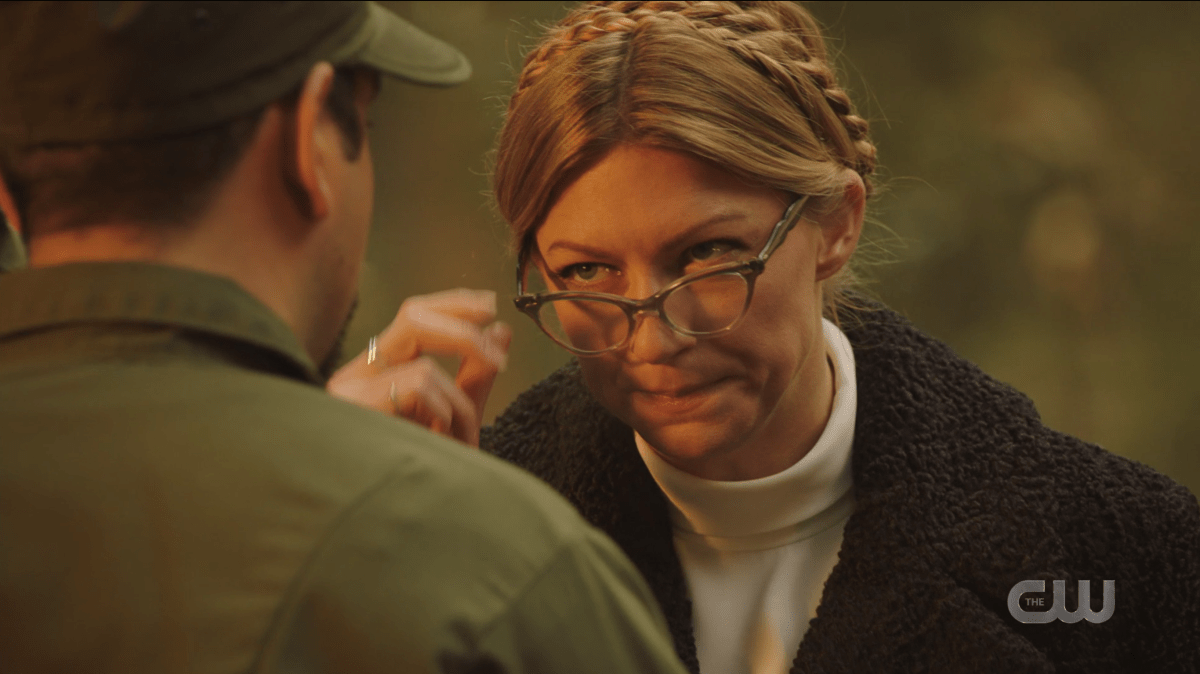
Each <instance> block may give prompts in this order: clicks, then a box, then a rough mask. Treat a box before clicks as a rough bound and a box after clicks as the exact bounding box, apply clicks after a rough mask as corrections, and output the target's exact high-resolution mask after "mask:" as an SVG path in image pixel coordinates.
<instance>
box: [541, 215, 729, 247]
mask: <svg viewBox="0 0 1200 674" xmlns="http://www.w3.org/2000/svg"><path fill="white" fill-rule="evenodd" d="M747 219H748V218H747V214H746V213H744V212H742V211H727V212H724V213H717V214H715V215H712V216H710V217H707V218H705V219H703V220H701V221H699V222H696V223H694V224H692V225H689V226H688V227H687V228H686V229H684V230H683V231H681V232H679V233H677V234H675V235H674V236H672V237H671V238H669V239H667V240H666V241H665V242H664V244H663V247H664V248H671V247H674V246H677V245H679V244H680V243H682V242H683V241H686V240H687V239H690V238H693V237H695V236H696V233H697V232H701V231H704V230H705V229H707V228H709V227H713V226H714V225H721V224H726V223H729V222H735V221H739V220H740V221H746V220H747ZM558 249H565V250H570V251H574V252H577V253H583V254H584V255H590V256H592V257H606V256H608V255H611V251H608V250H605V249H603V248H598V247H595V246H589V245H587V244H585V243H581V242H578V241H571V240H568V239H559V240H557V241H554V242H553V243H551V244H550V245H549V246H546V251H545V252H546V254H549V253H551V252H553V251H555V250H558Z"/></svg>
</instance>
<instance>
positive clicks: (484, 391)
mask: <svg viewBox="0 0 1200 674" xmlns="http://www.w3.org/2000/svg"><path fill="white" fill-rule="evenodd" d="M483 335H484V339H486V340H487V341H488V342H489V343H490V344H491V345H492V347H491V348H493V349H494V350H496V351H498V352H500V353H503V354H504V357H505V362H507V358H508V346H509V344H510V343H511V342H512V328H510V327H508V325H506V324H504V323H499V322H497V323H493V324H492V325H490V326H488V327H487V329H485V330H484V331H483ZM503 366H504V363H501V365H500V366H499V367H497V366H496V364H495V362H494V361H491V360H484V359H481V358H463V360H462V363H461V364H460V365H459V368H458V374H457V375H456V376H455V378H454V383H455V384H457V385H458V388H460V389H462V391H463V393H465V394H466V396H467V397H468V398H470V399H471V402H472V403H473V404H474V405H475V411H476V414H477V415H478V418H479V419H480V420H481V421H480V423H482V419H483V408H484V405H486V404H487V399H488V395H489V394H491V392H492V384H494V383H495V381H496V375H497V374H499V373H500V372H503V371H504V367H503Z"/></svg>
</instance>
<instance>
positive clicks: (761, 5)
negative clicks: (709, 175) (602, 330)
mask: <svg viewBox="0 0 1200 674" xmlns="http://www.w3.org/2000/svg"><path fill="white" fill-rule="evenodd" d="M624 143H632V144H645V145H651V146H656V147H660V148H664V149H669V150H675V151H680V152H685V153H688V154H691V155H693V156H696V157H699V158H701V159H705V160H708V161H710V162H712V163H714V164H715V165H717V166H719V167H721V168H722V169H724V170H727V171H729V172H731V173H733V174H735V175H738V176H739V177H740V178H742V179H743V180H745V181H746V182H748V183H751V184H757V185H764V186H767V187H770V188H774V189H780V190H783V191H787V192H792V193H795V194H811V195H818V196H835V195H840V194H841V191H842V190H843V189H844V186H845V183H844V177H843V176H844V172H845V170H846V169H850V170H853V171H855V172H856V173H857V174H858V175H859V176H861V177H862V179H863V185H864V188H865V190H866V194H867V196H870V194H871V192H872V184H871V180H870V176H871V174H872V173H873V172H874V170H875V154H876V153H875V146H874V145H873V144H872V142H871V140H870V136H869V126H868V123H867V121H866V120H865V119H863V118H862V117H860V116H858V115H857V114H856V113H855V111H854V107H853V105H852V103H851V101H850V97H849V95H848V94H847V93H846V91H845V90H844V89H842V88H841V87H840V86H839V85H838V83H837V79H836V75H835V72H834V69H833V66H832V65H831V63H830V61H829V56H828V53H827V50H826V47H825V41H824V38H823V37H822V35H821V31H820V28H819V27H818V25H817V23H816V21H815V20H814V19H813V17H812V15H811V14H809V13H808V11H807V10H805V9H804V8H803V7H801V6H800V5H798V4H796V3H792V2H677V1H665V0H663V1H654V2H629V1H622V2H592V3H587V4H584V5H582V6H580V7H577V8H576V9H574V10H573V11H572V12H570V13H569V14H568V15H567V16H565V17H564V18H563V19H562V20H560V21H559V22H558V23H557V24H555V25H554V26H552V27H551V28H550V29H549V31H548V32H547V33H546V35H545V36H544V37H543V38H542V40H541V41H540V43H539V44H538V45H537V46H536V47H535V48H534V49H533V50H532V51H530V52H529V53H528V55H527V56H526V57H525V61H524V65H523V67H522V69H521V73H520V76H519V78H518V81H517V86H516V91H515V92H514V93H513V95H512V97H511V98H510V100H509V104H508V110H507V114H506V117H505V122H504V127H503V129H502V130H501V133H500V139H499V144H498V147H497V150H496V155H495V167H494V171H493V190H494V194H495V198H496V202H497V205H498V207H499V210H500V213H501V215H503V217H504V218H505V220H506V221H507V222H508V223H509V225H510V227H511V228H512V231H513V234H514V237H515V242H516V244H517V246H518V247H522V246H525V245H528V244H529V241H530V239H531V238H532V236H533V234H534V232H536V230H537V228H538V227H539V226H540V225H541V222H542V220H543V219H544V218H545V217H546V214H547V213H548V211H549V210H550V208H551V207H552V206H553V204H554V202H555V201H556V200H557V198H558V195H559V194H560V193H561V192H562V190H563V189H564V188H565V187H566V186H567V185H569V184H570V183H571V182H572V181H573V180H574V179H575V178H576V177H578V176H579V175H580V174H581V173H582V172H584V171H586V170H587V169H588V168H590V167H591V166H592V165H594V164H595V163H597V162H598V161H600V160H601V159H602V158H603V157H604V156H605V155H606V154H607V153H608V151H610V150H611V149H612V148H613V147H615V146H616V145H618V144H624ZM845 271H846V275H847V276H849V275H851V272H850V271H849V270H848V269H846V270H845ZM843 284H844V280H835V282H834V284H830V292H831V293H833V294H837V293H839V292H840V291H839V290H838V289H837V287H836V286H839V285H843ZM830 296H831V295H830V293H827V302H826V305H827V307H826V308H827V310H829V309H830V306H829V304H830V303H829V299H830Z"/></svg>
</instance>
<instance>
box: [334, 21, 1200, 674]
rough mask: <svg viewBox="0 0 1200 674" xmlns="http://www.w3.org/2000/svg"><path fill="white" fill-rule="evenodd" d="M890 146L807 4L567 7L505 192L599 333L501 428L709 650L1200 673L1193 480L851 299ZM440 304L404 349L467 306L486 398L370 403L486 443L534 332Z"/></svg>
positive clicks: (686, 646) (685, 634) (689, 643)
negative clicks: (1120, 453) (494, 395)
mask: <svg viewBox="0 0 1200 674" xmlns="http://www.w3.org/2000/svg"><path fill="white" fill-rule="evenodd" d="M874 165H875V148H874V146H873V145H872V143H871V140H870V137H869V133H868V126H867V124H866V122H865V121H864V120H862V119H861V118H860V117H858V116H857V115H856V114H855V113H854V111H853V107H852V106H851V104H850V101H849V98H848V97H847V95H846V94H845V92H844V91H843V90H842V89H840V88H839V86H838V84H837V81H836V78H835V76H834V73H833V70H832V67H831V64H830V62H829V60H828V57H827V54H826V51H825V47H824V43H823V38H822V36H821V34H820V31H819V30H818V28H817V26H816V24H815V22H814V21H813V19H812V17H811V16H810V15H809V14H808V13H807V12H806V11H805V10H804V9H803V8H802V7H800V6H798V5H794V4H791V3H707V2H706V3H681V2H644V3H643V2H617V3H598V4H595V5H587V6H583V7H580V8H578V9H576V10H575V11H573V12H571V13H570V14H569V15H568V16H567V17H565V18H564V19H562V20H561V21H560V22H559V23H558V24H557V25H555V26H554V27H552V28H551V29H550V30H549V32H548V33H547V35H546V36H545V37H544V38H543V40H542V42H541V43H540V45H539V46H538V47H537V48H535V49H534V50H533V51H532V52H531V53H530V54H529V56H528V57H527V59H526V61H525V64H524V67H523V69H522V72H521V75H520V78H519V82H518V85H517V91H516V92H515V93H514V95H513V97H512V99H511V101H510V104H509V109H508V115H507V118H506V122H505V126H504V129H503V131H502V133H501V140H500V144H499V148H498V152H497V157H496V168H495V175H494V187H495V194H496V199H497V202H498V205H499V208H500V211H501V213H502V214H503V215H504V217H505V219H506V220H507V221H508V223H509V224H510V226H511V227H512V229H513V232H514V238H515V240H516V241H517V245H518V248H519V250H520V253H521V254H520V267H521V268H520V270H519V276H520V279H521V294H520V296H519V297H518V306H519V307H520V308H521V309H522V310H523V311H525V312H526V313H527V314H529V315H530V316H531V317H533V318H534V320H536V321H538V323H539V325H540V326H541V327H542V328H543V329H544V330H545V332H546V333H547V334H548V335H549V336H550V337H552V338H553V339H554V340H555V341H556V342H558V343H559V344H560V345H561V346H563V347H565V348H567V349H569V350H570V351H572V352H573V353H574V354H575V355H576V356H577V358H576V359H575V360H574V361H572V363H571V364H569V365H568V366H566V367H565V368H563V369H562V370H560V371H559V372H556V373H555V374H553V375H551V376H550V377H549V378H547V379H546V380H545V381H543V382H541V383H539V384H537V385H536V386H534V387H533V388H532V389H531V390H529V391H528V392H526V393H525V394H523V395H522V396H521V397H520V398H518V400H517V401H516V402H515V403H513V405H512V406H511V407H510V408H509V409H508V410H507V411H506V412H505V413H504V414H503V415H501V416H500V417H499V418H498V419H497V422H496V424H495V425H494V426H493V427H491V428H485V429H483V433H482V435H481V437H480V446H481V447H483V448H484V449H485V450H487V451H490V452H493V453H495V454H497V455H499V456H501V457H504V458H506V459H508V460H510V461H513V462H514V463H516V464H518V465H521V466H523V467H525V468H527V469H528V470H530V471H532V472H533V473H535V474H536V475H538V476H540V477H541V478H543V479H544V480H546V481H547V482H549V483H550V484H551V485H553V486H554V487H555V488H556V489H558V490H559V491H561V492H562V493H563V494H564V495H566V496H567V497H568V498H569V499H570V500H572V502H573V503H575V505H576V506H577V507H578V508H579V509H580V511H581V512H582V513H583V514H584V516H586V517H587V518H589V519H590V520H591V521H592V522H593V523H594V524H595V525H596V526H598V527H600V528H601V529H603V530H604V531H606V532H607V533H608V534H609V535H610V536H612V537H613V538H614V539H615V540H616V541H617V543H618V544H620V545H621V547H622V548H623V549H624V550H625V552H626V554H628V555H629V557H630V558H631V559H632V560H633V561H634V562H635V564H636V565H637V566H638V567H639V569H640V570H641V571H642V573H643V574H644V575H645V576H646V578H647V580H648V581H649V584H650V586H651V587H652V588H653V589H654V591H655V592H656V594H657V596H658V598H659V600H660V602H661V604H662V606H663V609H664V611H665V613H666V615H667V619H668V623H669V624H670V626H671V629H672V632H673V634H674V637H675V643H676V647H677V650H678V652H679V654H680V656H681V658H682V659H683V660H684V662H685V664H687V665H688V666H689V667H690V668H691V670H692V671H701V672H705V673H709V672H753V673H755V674H759V673H763V672H783V671H788V670H789V668H790V669H791V670H792V671H875V670H884V671H914V670H946V671H964V670H968V669H969V668H976V669H981V670H984V671H1005V672H1011V671H1039V672H1040V671H1045V672H1050V671H1083V670H1087V671H1126V670H1128V669H1133V668H1135V667H1136V668H1137V669H1138V670H1139V671H1141V670H1145V671H1195V668H1196V666H1197V665H1196V663H1197V662H1198V661H1200V509H1198V508H1197V504H1196V500H1195V498H1194V497H1193V496H1192V495H1191V494H1189V493H1188V492H1187V490H1186V489H1184V488H1182V487H1180V486H1178V485H1176V484H1174V483H1172V482H1171V481H1170V480H1168V479H1167V478H1165V477H1163V476H1161V475H1158V474H1157V473H1154V472H1153V471H1151V470H1149V469H1148V468H1146V467H1144V466H1141V465H1138V464H1135V463H1133V462H1130V461H1127V460H1125V459H1122V458H1119V457H1116V456H1114V455H1111V454H1108V453H1106V452H1104V451H1103V450H1100V449H1099V448H1096V447H1094V446H1091V445H1088V444H1086V443H1083V442H1081V441H1079V440H1077V439H1074V438H1071V437H1068V436H1065V435H1062V434H1059V433H1056V432H1054V431H1052V430H1050V429H1047V428H1045V427H1044V426H1042V424H1041V423H1040V421H1039V418H1038V415H1037V412H1036V411H1035V409H1034V408H1033V405H1032V404H1031V403H1030V402H1029V400H1028V399H1026V398H1025V397H1024V396H1022V395H1021V394H1020V393H1018V392H1016V391H1014V390H1012V389H1010V388H1008V387H1007V386H1005V385H1003V384H1000V383H998V382H996V381H994V380H992V379H990V378H988V377H987V376H986V375H985V374H983V373H982V372H980V371H979V370H978V369H977V368H975V367H974V366H972V365H971V364H970V363H967V362H965V361H963V360H961V359H959V358H958V357H957V356H955V355H954V354H953V353H952V352H951V351H950V350H949V349H948V348H947V347H946V346H944V345H942V344H940V343H938V342H936V341H935V340H933V339H931V338H929V337H927V336H925V335H923V334H922V333H920V332H919V331H918V330H916V329H915V328H914V327H913V326H911V325H910V324H908V323H907V322H906V321H905V320H904V319H902V318H900V317H899V316H897V315H896V314H895V313H893V312H891V311H889V310H887V309H886V308H884V307H882V306H880V305H878V304H875V303H872V302H870V301H868V300H865V299H863V298H861V297H860V296H858V295H856V294H855V293H854V292H853V289H852V281H853V279H852V276H851V274H850V272H849V266H848V264H849V260H850V258H851V256H852V253H853V252H854V249H855V247H856V244H857V241H858V236H859V233H860V231H861V227H862V218H863V207H864V202H865V200H866V199H867V198H868V197H869V196H870V195H871V191H872V184H871V174H872V171H873V169H874ZM422 301H426V302H429V304H427V305H425V306H426V309H427V310H426V311H421V312H415V311H412V310H409V311H408V312H407V316H408V318H405V312H404V311H402V312H401V318H400V319H398V324H399V325H400V327H397V325H398V324H394V325H393V326H392V327H391V328H389V332H388V333H385V335H383V336H381V338H380V342H381V343H383V342H384V341H387V342H388V350H392V343H397V344H398V343H399V342H401V341H403V342H404V344H403V345H400V346H397V347H395V351H396V352H397V354H398V355H395V356H393V358H392V360H390V361H389V362H391V363H396V362H399V363H402V364H407V363H408V362H409V360H410V359H411V358H412V357H414V356H416V355H417V354H418V352H419V351H420V350H421V348H420V347H419V346H418V345H417V341H416V339H415V338H413V337H411V335H412V334H416V333H417V332H420V331H419V330H418V331H414V330H413V329H412V326H413V320H414V318H413V317H414V316H417V315H418V314H420V315H421V316H424V317H425V318H424V319H422V320H426V321H428V320H430V319H429V317H430V316H437V317H438V318H436V320H437V321H443V319H445V320H446V321H448V323H447V324H446V325H453V328H450V327H445V328H444V329H442V330H441V332H440V333H439V334H441V335H445V334H448V333H450V332H453V333H454V334H455V335H456V336H457V337H456V338H455V339H456V340H457V341H454V344H457V345H458V346H459V347H460V348H461V349H463V350H466V351H467V352H469V353H471V354H473V355H471V356H470V357H468V358H466V359H465V360H464V366H463V372H465V373H466V374H464V373H463V372H460V376H459V383H460V384H463V386H462V388H465V389H467V390H468V393H467V394H465V395H464V394H462V392H461V391H460V392H458V394H455V393H454V391H453V390H452V389H456V387H455V386H454V384H453V383H452V382H450V381H449V380H448V378H445V377H444V376H441V378H440V379H438V378H437V376H436V375H433V374H430V375H428V377H427V379H429V380H430V381H433V380H436V381H438V382H440V383H437V384H436V385H430V386H427V387H426V389H427V390H436V391H441V392H446V393H445V394H444V395H441V394H439V395H419V394H414V393H412V390H413V387H411V386H402V387H401V390H400V392H399V393H398V392H397V388H396V385H395V384H392V385H391V386H390V388H389V390H388V396H386V397H384V396H382V395H380V393H379V392H380V384H378V383H376V384H372V386H373V387H374V388H373V390H374V391H375V394H374V396H373V397H372V396H370V395H366V393H365V391H366V387H364V389H363V391H364V394H363V395H359V396H357V398H358V399H361V400H374V401H375V402H374V403H373V404H375V405H376V406H379V407H380V408H381V409H388V408H389V407H391V408H392V409H395V410H397V411H399V412H400V413H402V414H404V415H405V416H409V417H415V418H418V419H419V420H422V421H424V422H425V423H427V424H428V425H433V426H438V427H440V428H442V429H444V430H445V429H450V428H452V427H454V426H455V425H456V424H457V426H458V427H459V429H460V430H457V431H454V433H455V434H456V435H458V436H459V437H463V438H464V439H467V440H473V439H474V436H473V433H472V431H471V430H470V428H471V424H472V422H473V420H474V419H477V418H478V409H479V407H480V406H481V405H482V399H483V398H486V388H487V387H488V386H490V381H491V379H490V377H491V376H494V373H495V371H496V370H497V369H498V368H500V367H502V364H503V363H502V359H503V357H502V355H501V354H502V352H503V349H504V347H505V346H506V344H507V342H506V340H507V332H506V331H504V330H503V328H488V329H487V330H486V331H482V330H479V329H478V328H475V327H474V326H475V325H483V324H485V323H486V322H487V321H488V320H490V318H491V315H492V314H491V313H489V311H488V307H487V300H486V298H484V299H477V300H476V302H477V306H475V307H474V309H473V310H468V309H464V308H463V307H462V306H459V305H457V304H455V303H454V302H453V301H451V300H449V299H447V297H445V296H443V297H439V298H435V299H434V300H422ZM446 317H449V318H446ZM405 326H408V327H405ZM397 335H406V336H405V337H404V338H403V340H402V339H400V338H399V337H397ZM439 339H442V340H443V342H445V341H446V338H439ZM405 340H407V341H405ZM452 341H453V340H452ZM379 348H380V349H381V350H383V347H379ZM442 348H452V347H451V346H450V345H448V343H446V344H443V345H442ZM489 354H490V355H489ZM364 363H365V360H363V361H356V363H354V364H352V367H355V368H361V367H364V366H365V365H364ZM426 369H428V368H427V367H426ZM472 373H474V374H472ZM349 379H351V378H350V377H347V380H349ZM376 379H378V378H376ZM464 382H465V384H464ZM332 388H334V389H335V390H336V389H337V388H338V387H337V386H336V385H335V386H333V387H332ZM481 392H482V396H481ZM456 395H457V397H455V396H456ZM350 397H355V396H350ZM452 397H453V398H454V401H452V402H451V401H449V398H452ZM380 400H382V402H380ZM435 400H436V401H437V402H431V401H435ZM435 408H437V409H440V410H441V412H434V411H432V410H434V409H435ZM474 423H476V425H477V422H474ZM461 429H466V430H461ZM1027 580H1035V581H1036V580H1041V581H1044V583H1045V584H1044V588H1045V589H1046V590H1047V591H1046V592H1044V593H1041V594H1038V593H1032V594H1022V592H1021V589H1022V588H1020V587H1017V586H1018V584H1019V583H1022V582H1023V581H1027ZM1085 580H1086V581H1090V588H1088V589H1085V590H1083V592H1084V593H1088V592H1089V590H1090V594H1091V597H1090V599H1091V601H1090V608H1091V609H1092V610H1093V613H1092V614H1090V615H1089V616H1088V619H1087V620H1079V618H1082V617H1084V613H1085V612H1079V613H1078V614H1077V615H1076V617H1072V616H1073V615H1075V614H1074V613H1073V611H1074V610H1075V609H1076V607H1077V602H1078V594H1079V590H1078V588H1079V587H1080V586H1079V585H1077V583H1076V581H1085ZM1054 581H1066V582H1065V583H1062V584H1061V588H1062V589H1063V591H1064V592H1065V597H1063V598H1059V597H1056V596H1055V595H1054V593H1053V592H1052V591H1051V589H1052V587H1055V585H1054ZM1105 581H1115V583H1108V584H1107V587H1106V586H1105V585H1106V584H1105ZM1118 586H1119V587H1118ZM1024 587H1028V586H1024ZM1014 588H1017V589H1014ZM1114 588H1115V589H1116V592H1115V594H1114V593H1113V592H1112V589H1114ZM1114 597H1115V598H1114ZM1039 598H1040V599H1041V600H1042V606H1043V607H1050V606H1054V607H1055V608H1054V609H1053V611H1054V612H1061V615H1062V618H1060V620H1059V621H1057V622H1046V621H1045V618H1047V617H1049V618H1050V619H1051V620H1053V618H1054V615H1055V614H1054V613H1052V614H1047V613H1038V614H1036V615H1035V614H1034V612H1036V611H1041V610H1044V608H1040V607H1038V606H1037V603H1036V601H1037V600H1038V599H1039ZM1064 602H1065V604H1064ZM1060 604H1063V605H1062V606H1060ZM1064 608H1065V609H1067V610H1066V611H1062V609H1064ZM1025 609H1028V611H1026V610H1025ZM1031 616H1032V617H1031ZM1072 620H1074V622H1071V621H1072Z"/></svg>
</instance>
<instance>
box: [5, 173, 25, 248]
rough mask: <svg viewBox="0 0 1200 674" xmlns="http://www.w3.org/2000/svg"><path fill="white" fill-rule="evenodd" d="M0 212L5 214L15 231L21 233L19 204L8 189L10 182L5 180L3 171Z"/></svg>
mask: <svg viewBox="0 0 1200 674" xmlns="http://www.w3.org/2000/svg"><path fill="white" fill-rule="evenodd" d="M0 214H3V216H4V219H5V220H7V221H8V224H9V226H10V227H12V228H13V231H15V232H16V233H17V234H20V233H21V218H20V217H18V215H17V204H16V202H15V201H13V198H12V193H11V192H9V191H8V183H6V182H5V181H4V174H3V173H0Z"/></svg>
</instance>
